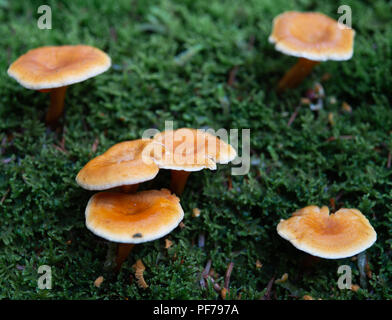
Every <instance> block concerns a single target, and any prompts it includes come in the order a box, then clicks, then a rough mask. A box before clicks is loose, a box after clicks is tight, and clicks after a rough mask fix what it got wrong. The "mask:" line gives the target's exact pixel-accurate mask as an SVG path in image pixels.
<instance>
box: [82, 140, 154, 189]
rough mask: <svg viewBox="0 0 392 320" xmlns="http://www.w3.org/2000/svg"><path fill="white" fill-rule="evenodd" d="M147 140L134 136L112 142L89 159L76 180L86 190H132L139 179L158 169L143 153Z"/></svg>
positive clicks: (152, 176)
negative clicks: (106, 148)
mask: <svg viewBox="0 0 392 320" xmlns="http://www.w3.org/2000/svg"><path fill="white" fill-rule="evenodd" d="M151 141H152V140H151V139H138V140H132V141H124V142H120V143H117V144H115V145H114V146H112V147H110V148H109V149H108V150H107V151H106V152H104V153H103V154H101V155H99V156H97V157H96V158H94V159H92V160H90V161H89V162H88V163H87V164H86V165H85V166H84V167H83V168H82V169H81V170H80V171H79V173H78V174H77V176H76V182H77V183H78V184H79V185H80V186H81V187H82V188H84V189H87V190H106V189H111V188H115V187H120V188H121V190H122V191H125V192H132V191H136V189H137V187H138V184H139V183H141V182H144V181H148V180H152V179H154V178H155V176H156V175H157V174H158V171H159V168H158V166H157V165H156V164H155V162H154V161H153V159H148V158H147V156H146V155H144V154H143V150H144V148H145V147H146V146H147V145H149V144H150V143H151ZM148 160H150V161H148Z"/></svg>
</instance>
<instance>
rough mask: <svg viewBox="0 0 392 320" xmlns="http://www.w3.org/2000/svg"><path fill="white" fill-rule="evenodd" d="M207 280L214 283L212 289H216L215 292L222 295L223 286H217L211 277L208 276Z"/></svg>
mask: <svg viewBox="0 0 392 320" xmlns="http://www.w3.org/2000/svg"><path fill="white" fill-rule="evenodd" d="M206 279H209V280H210V281H211V282H212V287H213V288H214V290H215V291H216V292H217V293H219V294H220V293H221V291H222V288H221V286H220V285H219V284H217V283H216V282H215V280H214V279H213V278H212V277H210V276H207V277H206Z"/></svg>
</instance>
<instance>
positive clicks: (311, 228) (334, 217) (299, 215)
mask: <svg viewBox="0 0 392 320" xmlns="http://www.w3.org/2000/svg"><path fill="white" fill-rule="evenodd" d="M277 231H278V234H279V235H280V236H281V237H283V238H284V239H286V240H288V241H290V242H291V243H292V244H293V245H294V246H295V247H296V248H297V249H299V250H302V251H305V252H307V253H309V254H311V255H313V256H317V257H321V258H325V259H341V258H346V257H351V256H354V255H356V254H358V253H360V252H362V251H364V250H366V249H368V248H369V247H371V246H372V245H373V243H374V242H375V241H376V239H377V234H376V232H375V230H374V229H373V227H372V226H371V225H370V223H369V221H368V219H366V217H365V216H364V215H363V214H362V213H361V212H360V211H359V210H357V209H344V208H343V209H340V210H339V211H337V212H336V213H334V214H329V210H328V207H326V206H324V207H322V208H319V207H317V206H308V207H305V208H303V209H300V210H298V211H296V212H294V213H293V215H292V217H290V218H289V219H287V220H283V219H282V220H281V221H280V223H279V224H278V226H277Z"/></svg>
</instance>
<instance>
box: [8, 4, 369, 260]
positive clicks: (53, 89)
mask: <svg viewBox="0 0 392 320" xmlns="http://www.w3.org/2000/svg"><path fill="white" fill-rule="evenodd" d="M354 35H355V32H354V30H352V29H351V28H347V27H345V26H343V25H341V24H340V23H338V22H337V21H335V20H333V19H331V18H329V17H328V16H326V15H324V14H321V13H316V12H308V13H301V12H294V11H290V12H285V13H283V14H281V15H279V16H277V17H276V18H275V19H274V22H273V30H272V33H271V35H270V37H269V41H270V42H271V43H274V44H275V48H276V50H278V51H280V52H282V53H284V54H287V55H291V56H295V57H298V62H297V64H296V65H294V66H293V67H292V68H291V69H290V70H289V71H288V72H287V73H286V74H285V75H284V76H283V78H282V79H281V80H280V81H279V83H278V85H277V90H278V91H279V92H282V91H284V90H286V89H290V88H295V87H296V86H298V85H299V84H300V83H301V81H302V80H303V79H304V78H305V77H306V76H307V75H308V74H309V73H310V72H311V70H312V68H313V67H314V66H316V65H317V64H318V63H320V62H321V61H326V60H348V59H350V58H351V57H352V55H353V46H354ZM110 66H111V59H110V57H109V56H108V55H107V54H105V53H104V52H102V51H101V50H99V49H97V48H94V47H91V46H86V45H76V46H52V47H42V48H38V49H34V50H31V51H29V52H27V53H26V54H25V55H23V56H21V57H20V58H18V59H17V60H16V61H15V62H14V63H12V65H11V66H10V68H9V69H8V74H9V75H10V76H11V77H13V78H14V79H16V80H17V81H18V82H19V83H20V84H21V85H22V86H24V87H26V88H29V89H33V90H38V91H42V92H50V93H51V99H50V107H49V110H48V112H47V115H46V122H47V124H48V125H54V124H56V123H57V121H58V119H59V117H60V116H61V114H62V112H63V108H64V98H65V93H66V89H67V87H68V86H69V85H71V84H74V83H77V82H81V81H84V80H86V79H88V78H91V77H94V76H96V75H98V74H100V73H103V72H105V71H106V70H108V69H109V68H110ZM235 157H236V151H235V150H234V148H233V147H232V146H231V145H230V144H228V143H226V142H224V141H222V140H220V139H218V138H217V137H215V136H213V135H211V134H208V133H206V132H204V131H203V130H198V129H188V128H182V129H178V130H170V131H164V132H161V133H158V134H156V135H155V136H154V137H153V138H152V139H138V140H133V141H125V142H121V143H118V144H116V145H114V146H112V147H111V148H109V149H108V150H107V151H106V152H105V153H103V154H102V155H100V156H98V157H96V158H94V159H92V160H91V161H89V162H88V163H87V164H86V165H85V166H84V167H83V168H82V169H81V170H80V172H79V173H78V175H77V177H76V181H77V183H78V184H79V185H80V186H81V187H83V188H85V189H88V190H97V191H98V190H99V191H102V190H108V191H104V192H99V193H96V194H95V195H93V196H92V197H91V199H90V200H89V202H88V204H87V208H86V211H85V216H86V225H87V228H88V229H89V230H91V231H92V232H93V233H94V234H96V235H98V236H100V237H102V238H105V239H107V240H109V241H111V242H116V243H119V246H118V252H117V259H116V262H117V267H119V266H121V263H122V262H123V261H124V260H125V259H126V258H127V256H128V254H129V252H130V250H131V249H132V247H133V245H134V244H137V243H142V242H146V241H152V240H155V239H158V238H161V237H163V236H165V235H166V234H168V233H169V232H171V231H172V230H173V229H174V228H176V227H177V226H178V224H179V223H180V222H181V220H182V219H183V217H184V212H183V210H182V207H181V205H180V199H179V198H178V196H180V195H181V193H182V192H183V190H184V187H185V184H186V181H187V178H188V176H189V174H190V172H192V171H200V170H202V169H204V168H208V169H211V170H215V169H216V164H217V163H222V164H225V163H229V162H230V161H232V160H233V159H234V158H235ZM159 169H170V170H171V174H172V177H171V186H170V189H171V191H169V190H167V189H161V190H145V191H140V192H137V188H138V185H139V184H140V183H143V182H145V181H148V180H152V179H154V178H155V177H156V175H157V174H158V172H159ZM172 192H173V193H172ZM277 231H278V234H279V235H280V236H282V237H283V238H284V239H287V240H288V241H290V242H291V243H292V244H293V245H294V246H295V247H296V248H298V249H300V250H302V251H305V252H307V253H309V254H311V255H314V256H318V257H322V258H326V259H339V258H345V257H350V256H353V255H355V254H358V253H359V252H361V251H363V250H366V249H367V248H369V247H370V246H371V245H372V244H373V243H374V242H375V241H376V238H377V235H376V232H375V231H374V229H373V227H372V226H371V225H370V223H369V221H368V220H367V219H366V217H365V216H364V215H363V214H362V213H361V212H359V211H358V210H356V209H340V210H339V211H337V212H336V213H334V214H330V213H329V210H328V208H327V207H322V208H319V207H317V206H308V207H305V208H303V209H301V210H298V211H296V212H294V213H293V215H292V217H290V218H289V219H287V220H281V221H280V223H279V224H278V226H277Z"/></svg>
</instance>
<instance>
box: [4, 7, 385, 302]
mask: <svg viewBox="0 0 392 320" xmlns="http://www.w3.org/2000/svg"><path fill="white" fill-rule="evenodd" d="M47 4H48V5H49V6H51V8H52V18H53V21H52V30H40V29H38V28H37V19H38V17H39V14H37V8H38V7H39V6H40V5H41V2H40V1H28V2H27V1H10V0H0V22H1V23H0V47H1V48H2V53H1V54H0V68H1V72H0V143H1V145H0V298H13V299H96V298H100V299H205V298H206V299H215V298H218V294H217V293H216V292H215V291H214V289H213V288H212V285H211V283H210V285H209V286H208V288H207V289H203V288H201V286H200V283H199V281H198V276H199V274H200V273H201V272H202V271H203V269H204V267H205V265H206V263H207V261H208V260H211V261H212V268H213V269H214V271H215V273H216V278H215V281H217V282H218V283H221V284H222V283H223V278H224V274H225V271H226V268H227V265H228V264H229V263H230V262H233V263H234V268H233V272H232V274H231V279H230V293H229V294H228V297H229V298H233V299H234V298H241V299H259V298H262V297H264V295H265V294H266V293H267V296H269V297H270V298H271V299H297V298H302V297H303V295H305V294H307V295H310V296H312V297H313V298H316V299H317V298H321V299H390V298H392V289H391V288H392V279H391V276H392V260H391V255H392V238H391V232H392V205H391V199H392V192H391V185H392V181H391V175H392V167H391V153H392V142H391V135H392V109H391V106H390V100H391V98H392V94H391V89H390V88H391V87H392V77H391V72H392V25H391V23H390V20H391V18H392V10H391V9H392V8H391V6H392V5H391V4H390V3H388V2H386V1H382V0H373V1H366V0H362V1H348V0H347V1H345V4H348V5H350V6H351V8H352V12H353V19H352V23H353V28H354V29H355V30H356V37H355V51H354V56H353V58H352V59H351V60H349V61H347V62H325V63H322V64H320V65H319V66H317V67H316V68H315V69H314V71H313V73H312V74H311V76H310V77H309V78H308V79H307V80H306V81H305V82H304V83H303V84H302V85H301V86H300V87H299V88H298V89H297V90H292V91H289V92H287V93H285V94H284V95H281V96H278V95H277V94H276V93H275V91H274V88H275V85H276V83H277V82H278V80H279V78H280V77H281V76H282V75H283V73H284V72H285V71H286V70H287V69H288V68H289V67H290V66H291V65H292V64H293V63H295V59H294V58H291V57H288V56H285V55H283V54H281V53H279V52H276V51H275V50H274V48H273V46H272V45H271V44H269V43H268V35H269V33H270V31H271V27H272V25H271V23H272V19H273V17H274V16H276V15H277V14H279V13H281V12H283V11H286V10H300V11H319V12H323V13H325V14H327V15H329V16H331V17H333V18H335V19H336V18H338V14H337V4H336V2H335V1H313V0H296V1H288V0H286V1H283V0H263V1H261V0H259V1H257V0H249V1H204V0H202V1H193V0H192V1H191V0H189V1H188V0H186V1H166V0H163V1H92V0H89V1H64V2H63V1H47ZM79 43H83V44H88V45H93V46H96V47H98V48H100V49H102V50H104V51H105V52H107V53H108V54H109V55H110V56H111V58H112V62H113V66H112V68H111V69H110V70H109V71H108V72H106V73H104V74H102V75H100V76H98V77H96V78H94V79H90V80H87V81H85V82H82V83H80V84H78V85H76V86H73V87H72V88H70V89H69V91H68V93H67V98H66V114H65V117H64V118H63V120H62V124H63V126H62V127H61V128H60V129H58V130H54V131H53V130H50V129H47V128H46V127H45V125H44V121H43V118H44V115H45V112H46V109H47V106H48V99H47V98H48V97H47V96H46V95H45V94H44V93H39V92H35V91H32V90H27V89H25V88H23V87H21V86H20V85H19V84H18V83H16V82H15V81H14V80H12V79H10V78H9V77H8V76H7V73H6V70H7V68H8V66H9V64H10V63H11V62H12V61H14V60H15V59H16V58H17V57H18V56H20V55H21V54H23V53H25V52H26V51H27V50H28V49H31V48H35V47H39V46H43V45H61V44H79ZM315 82H320V83H321V85H322V86H323V88H324V90H325V94H326V96H325V98H324V99H323V102H324V105H323V109H321V110H319V111H312V110H311V109H310V108H309V106H308V105H306V104H301V98H303V97H305V96H306V92H307V90H308V89H309V88H312V87H313V86H314V83H315ZM302 101H303V99H302ZM344 103H346V104H348V105H350V106H351V109H352V110H351V112H348V111H345V109H342V105H343V104H344ZM346 109H347V108H346ZM165 120H174V123H175V126H176V127H177V128H180V127H194V128H205V127H211V128H214V129H219V128H227V129H229V128H238V129H242V128H250V129H251V160H252V162H251V163H252V166H251V169H250V172H249V174H247V175H245V176H231V175H230V166H220V167H219V168H218V170H217V171H216V172H214V171H208V170H203V171H201V172H199V173H197V174H193V175H191V177H190V179H189V181H188V184H187V188H186V189H185V192H184V194H183V195H182V196H181V204H182V207H183V209H184V212H185V218H184V221H183V222H184V225H185V227H183V228H177V229H176V230H174V231H173V232H172V233H171V234H170V235H169V236H168V239H170V240H171V241H172V246H171V247H170V248H168V249H166V248H165V241H164V239H160V240H157V241H154V242H150V243H146V244H143V245H142V246H136V247H135V249H134V251H133V252H132V254H131V256H130V257H129V259H128V261H126V262H125V263H124V265H123V268H122V269H121V271H120V273H119V274H118V275H116V274H114V273H112V272H108V271H105V269H104V262H105V259H106V254H107V242H106V241H104V240H103V239H100V238H98V237H96V236H94V235H93V234H92V233H91V232H89V231H88V230H87V229H86V227H85V224H84V223H85V222H84V209H85V206H86V204H87V201H88V199H89V198H90V197H91V195H92V194H93V193H92V192H89V191H86V190H83V189H81V188H80V187H78V186H77V184H76V182H75V176H76V174H77V172H78V171H79V170H80V168H81V167H82V166H83V165H84V164H85V163H86V162H87V161H88V160H89V159H91V158H92V157H94V156H96V155H98V154H100V153H102V152H104V151H105V150H106V149H107V148H109V147H110V146H111V145H113V144H115V143H117V142H119V141H123V140H129V139H137V138H139V137H140V136H141V134H142V133H143V131H144V130H145V129H147V128H158V129H164V121H165ZM169 177H170V174H169V172H166V171H164V170H162V171H161V172H160V173H159V175H158V177H157V178H156V179H155V180H153V181H151V182H148V183H146V184H144V185H142V189H152V188H161V187H167V186H168V185H169ZM331 199H332V200H331ZM308 204H317V205H320V206H321V205H329V206H333V204H335V206H336V208H340V207H354V208H358V209H359V210H361V211H362V213H364V214H365V215H366V216H367V217H368V219H369V220H370V222H371V224H372V225H373V226H374V228H375V229H376V231H377V233H378V240H377V242H376V244H375V245H374V246H373V247H371V248H370V249H369V250H367V252H366V256H367V261H368V277H367V279H366V282H367V288H365V287H364V285H361V288H360V289H359V290H358V291H356V292H355V291H351V290H339V289H338V287H337V285H336V282H337V279H338V275H337V269H338V266H339V265H342V264H347V265H349V266H351V267H352V270H353V283H355V284H360V271H359V268H358V264H357V261H355V259H351V258H347V259H342V260H336V261H334V260H321V261H319V262H318V263H316V264H309V263H307V261H308V260H307V256H306V255H305V254H302V253H301V252H300V251H298V250H296V249H295V248H294V247H293V246H291V245H290V243H288V242H287V241H285V240H283V239H282V238H280V237H279V236H278V235H277V233H276V225H277V223H278V222H279V220H280V219H281V218H287V217H288V216H290V214H291V213H292V212H293V211H295V210H296V209H298V208H301V207H304V206H306V205H308ZM194 208H198V209H200V216H199V217H197V218H194V217H192V211H193V209H194ZM199 239H204V241H199ZM202 242H204V244H203V245H201V244H202ZM137 259H142V261H143V263H144V265H145V267H146V270H145V273H144V278H145V281H146V282H147V283H148V285H149V288H148V289H145V290H144V289H140V288H139V287H138V286H137V283H136V281H135V280H134V271H133V269H132V265H133V264H134V263H135V262H136V260H137ZM257 261H259V262H261V264H262V266H261V267H260V265H259V264H257ZM44 264H47V265H50V266H52V272H53V289H52V290H40V289H38V287H37V278H38V273H37V269H38V267H39V266H40V265H44ZM284 273H288V276H289V280H288V281H289V282H286V283H285V284H273V286H272V288H271V290H268V289H267V287H268V283H269V282H270V281H271V279H274V278H275V279H276V278H280V277H281V276H282V274H284ZM99 276H103V277H104V281H103V282H102V284H101V285H100V287H99V288H97V287H95V286H94V280H95V279H97V278H98V277H99ZM132 279H133V280H132ZM271 283H272V282H271ZM267 291H268V292H267Z"/></svg>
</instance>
